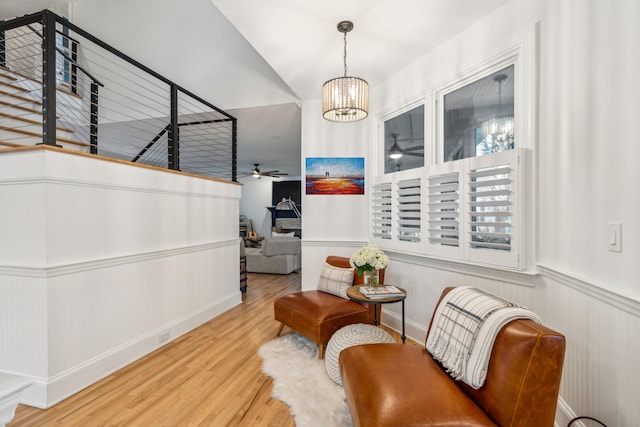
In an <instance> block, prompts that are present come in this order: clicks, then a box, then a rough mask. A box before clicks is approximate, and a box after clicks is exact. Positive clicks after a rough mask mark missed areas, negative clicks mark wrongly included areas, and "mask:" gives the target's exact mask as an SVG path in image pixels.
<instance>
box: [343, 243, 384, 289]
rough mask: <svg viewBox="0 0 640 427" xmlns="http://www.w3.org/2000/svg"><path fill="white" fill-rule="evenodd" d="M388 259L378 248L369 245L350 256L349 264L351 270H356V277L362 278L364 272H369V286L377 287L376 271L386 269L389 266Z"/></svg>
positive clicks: (371, 244)
mask: <svg viewBox="0 0 640 427" xmlns="http://www.w3.org/2000/svg"><path fill="white" fill-rule="evenodd" d="M389 261H390V260H389V257H388V256H387V255H386V254H385V253H384V252H382V250H380V249H378V247H377V246H376V245H375V244H373V243H370V244H368V245H367V246H364V247H362V248H360V250H358V252H356V253H354V254H353V255H351V259H350V264H351V266H352V267H353V268H357V269H358V276H362V273H364V272H365V271H367V272H369V280H370V282H369V284H370V285H372V286H377V285H378V283H377V280H378V276H377V274H376V272H377V270H382V269H383V268H387V266H388V265H389Z"/></svg>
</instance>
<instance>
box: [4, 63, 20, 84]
mask: <svg viewBox="0 0 640 427" xmlns="http://www.w3.org/2000/svg"><path fill="white" fill-rule="evenodd" d="M4 70H6V68H4V67H0V79H3V80H8V81H10V82H15V81H17V80H18V78H17V77H15V76H12V75H11V74H9V72H7V71H4Z"/></svg>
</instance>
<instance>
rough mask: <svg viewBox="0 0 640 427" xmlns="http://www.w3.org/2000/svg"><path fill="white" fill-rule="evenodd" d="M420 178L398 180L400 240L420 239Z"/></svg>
mask: <svg viewBox="0 0 640 427" xmlns="http://www.w3.org/2000/svg"><path fill="white" fill-rule="evenodd" d="M420 228H421V203H420V178H416V179H409V180H405V181H399V182H398V234H397V237H398V240H400V241H408V242H419V241H420Z"/></svg>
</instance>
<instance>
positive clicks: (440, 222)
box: [427, 164, 462, 257]
mask: <svg viewBox="0 0 640 427" xmlns="http://www.w3.org/2000/svg"><path fill="white" fill-rule="evenodd" d="M447 166H448V168H449V169H451V164H449V165H447ZM428 181H429V188H428V200H429V202H428V203H429V207H428V209H429V210H428V214H427V217H428V223H429V247H430V252H433V253H435V254H438V255H444V256H455V257H461V256H462V248H461V247H460V190H461V185H460V172H459V171H458V170H455V171H447V172H444V173H441V174H435V175H431V176H429V177H428Z"/></svg>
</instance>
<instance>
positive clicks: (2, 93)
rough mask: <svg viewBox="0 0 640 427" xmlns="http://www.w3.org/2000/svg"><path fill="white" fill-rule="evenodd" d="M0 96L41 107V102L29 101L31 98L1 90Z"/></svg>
mask: <svg viewBox="0 0 640 427" xmlns="http://www.w3.org/2000/svg"><path fill="white" fill-rule="evenodd" d="M0 96H5V97H10V98H14V99H18V100H20V101H24V102H30V103H32V104H35V105H42V101H38V100H35V99H31V98H28V97H26V96H22V95H17V94H15V93H11V92H7V91H5V90H2V89H0Z"/></svg>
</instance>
